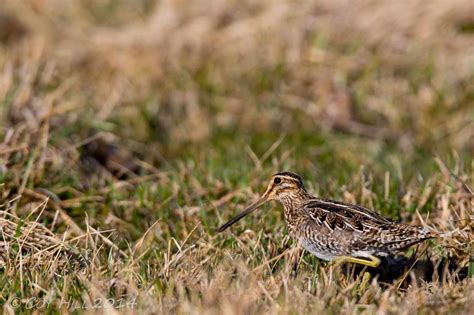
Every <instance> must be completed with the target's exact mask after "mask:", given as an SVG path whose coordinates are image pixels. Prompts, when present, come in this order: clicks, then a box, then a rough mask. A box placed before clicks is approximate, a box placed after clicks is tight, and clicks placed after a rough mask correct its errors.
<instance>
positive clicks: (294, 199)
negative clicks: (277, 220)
mask: <svg viewBox="0 0 474 315" xmlns="http://www.w3.org/2000/svg"><path fill="white" fill-rule="evenodd" d="M313 198H314V197H312V196H311V195H310V194H308V193H307V192H306V191H305V190H303V189H300V190H297V191H294V192H291V193H288V194H285V195H284V196H281V197H280V198H279V200H280V202H281V204H282V205H283V208H284V210H285V220H286V222H287V224H288V227H289V228H290V231H291V228H292V226H294V225H295V224H297V220H298V219H299V218H301V217H302V216H301V214H300V212H301V209H302V207H303V205H304V204H305V203H306V202H307V201H308V200H309V199H313Z"/></svg>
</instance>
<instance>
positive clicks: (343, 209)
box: [304, 199, 395, 231]
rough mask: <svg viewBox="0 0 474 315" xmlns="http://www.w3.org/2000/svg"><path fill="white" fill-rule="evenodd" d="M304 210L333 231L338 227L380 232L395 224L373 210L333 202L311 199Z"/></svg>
mask: <svg viewBox="0 0 474 315" xmlns="http://www.w3.org/2000/svg"><path fill="white" fill-rule="evenodd" d="M304 208H305V209H306V212H307V214H308V215H309V216H310V217H311V218H312V219H313V220H316V221H317V222H318V223H319V224H321V225H322V224H324V225H326V226H327V227H328V228H330V229H331V230H334V229H335V228H338V227H339V228H350V229H353V230H359V231H364V230H366V229H373V228H375V229H377V230H378V229H385V228H388V226H390V225H393V224H395V223H394V222H393V221H391V220H390V219H387V218H385V217H383V216H382V215H380V214H378V213H377V212H375V211H373V210H370V209H366V208H363V207H360V206H357V205H351V204H346V203H342V202H338V201H333V200H322V199H311V200H309V201H308V202H307V203H306V204H305V206H304Z"/></svg>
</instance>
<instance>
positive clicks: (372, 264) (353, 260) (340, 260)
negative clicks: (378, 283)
mask: <svg viewBox="0 0 474 315" xmlns="http://www.w3.org/2000/svg"><path fill="white" fill-rule="evenodd" d="M367 258H368V259H370V260H367V259H362V258H356V257H351V256H339V257H336V258H334V262H335V263H336V265H339V264H342V263H345V262H351V263H356V264H361V265H365V266H369V267H372V268H376V267H377V266H378V265H380V259H379V258H377V257H375V256H372V255H370V256H369V257H367Z"/></svg>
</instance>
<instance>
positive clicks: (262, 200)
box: [217, 196, 267, 232]
mask: <svg viewBox="0 0 474 315" xmlns="http://www.w3.org/2000/svg"><path fill="white" fill-rule="evenodd" d="M265 201H267V198H266V197H264V196H262V197H260V199H258V200H257V201H256V202H254V203H253V204H251V205H250V206H248V208H247V209H245V210H244V211H242V212H241V213H239V214H238V215H236V216H235V217H233V218H232V219H230V220H229V221H227V223H225V224H223V225H222V226H221V227H220V228H218V229H217V232H222V231H224V230H226V229H227V228H228V227H229V226H231V225H232V224H234V223H235V222H237V221H239V220H240V219H242V218H243V217H245V216H246V215H247V214H249V213H251V212H253V211H254V210H256V209H257V208H258V207H260V206H261V205H263V204H264V203H265Z"/></svg>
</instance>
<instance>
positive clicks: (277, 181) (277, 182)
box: [273, 177, 281, 184]
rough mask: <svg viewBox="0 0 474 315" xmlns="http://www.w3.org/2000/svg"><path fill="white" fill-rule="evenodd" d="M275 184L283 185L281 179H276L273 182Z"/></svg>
mask: <svg viewBox="0 0 474 315" xmlns="http://www.w3.org/2000/svg"><path fill="white" fill-rule="evenodd" d="M273 182H274V183H275V184H279V183H281V178H280V177H275V179H274V180H273Z"/></svg>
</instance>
